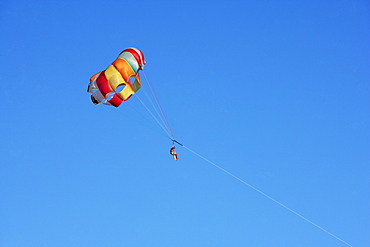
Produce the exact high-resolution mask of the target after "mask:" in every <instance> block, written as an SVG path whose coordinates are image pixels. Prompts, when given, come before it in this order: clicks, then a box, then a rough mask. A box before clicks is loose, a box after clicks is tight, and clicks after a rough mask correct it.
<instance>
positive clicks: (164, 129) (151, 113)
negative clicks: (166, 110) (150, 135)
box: [135, 94, 172, 139]
mask: <svg viewBox="0 0 370 247" xmlns="http://www.w3.org/2000/svg"><path fill="white" fill-rule="evenodd" d="M135 95H136V97H137V98H138V100H139V101H140V103H141V104H142V105H143V106H144V107H145V109H146V110H147V111H148V112H149V113H150V115H151V116H152V117H153V118H154V120H155V121H156V122H157V123H158V125H159V126H160V127H161V128H162V130H163V131H164V132H165V133H166V134H167V136H168V137H169V138H170V139H172V138H171V135H170V133H169V132H168V130H167V129H166V128H165V127H164V126H163V125H162V124H161V123H160V122H159V120H158V119H157V118H156V116H155V115H154V114H153V112H152V111H151V110H150V109H149V107H148V106H147V105H146V104H145V103H144V102H143V101H142V100H141V99H140V97H139V96H138V95H137V94H135Z"/></svg>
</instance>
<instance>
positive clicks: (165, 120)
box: [142, 71, 175, 139]
mask: <svg viewBox="0 0 370 247" xmlns="http://www.w3.org/2000/svg"><path fill="white" fill-rule="evenodd" d="M142 72H143V74H144V77H145V80H146V82H147V84H148V87H149V89H150V91H151V93H152V95H153V98H154V100H155V102H156V104H157V106H158V109H159V111H160V112H161V115H162V117H163V120H164V122H165V125H166V127H167V129H168V131H169V133H170V134H171V137H172V138H171V139H175V136H174V135H173V132H172V130H171V127H170V124H169V123H168V121H167V118H166V115H165V114H164V111H163V109H162V106H161V104H160V103H159V100H158V97H157V94H156V93H155V91H154V88H153V87H152V85H151V83H150V81H149V79H148V77H147V76H146V74H145V72H144V71H142Z"/></svg>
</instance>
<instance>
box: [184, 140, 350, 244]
mask: <svg viewBox="0 0 370 247" xmlns="http://www.w3.org/2000/svg"><path fill="white" fill-rule="evenodd" d="M181 146H182V147H184V148H186V149H187V150H188V151H190V152H192V153H193V154H195V155H196V156H198V157H200V158H201V159H203V160H205V161H207V162H208V163H209V164H211V165H213V166H214V167H216V168H218V169H220V170H221V171H223V172H224V173H226V174H228V175H230V176H231V177H233V178H235V179H236V180H238V181H240V182H242V183H243V184H245V185H247V186H248V187H250V188H251V189H253V190H254V191H257V192H258V193H260V194H261V195H263V196H265V197H266V198H268V199H270V200H271V201H273V202H275V203H277V204H278V205H280V206H281V207H283V208H285V209H286V210H288V211H290V212H291V213H293V214H295V215H297V216H298V217H300V218H301V219H303V220H305V221H307V222H308V223H310V224H311V225H313V226H315V227H317V228H319V229H320V230H322V231H324V232H325V233H327V234H329V235H330V236H332V237H334V238H336V239H337V240H339V241H341V242H342V243H344V244H346V245H348V246H350V247H352V245H350V244H349V243H347V242H346V241H344V240H343V239H341V238H339V237H337V236H336V235H334V234H333V233H331V232H329V231H328V230H326V229H324V228H323V227H321V226H319V225H317V224H316V223H314V222H313V221H311V220H309V219H307V218H306V217H304V216H303V215H301V214H299V213H297V212H296V211H294V210H293V209H291V208H289V207H288V206H286V205H284V204H283V203H281V202H279V201H278V200H276V199H274V198H272V197H271V196H269V195H267V194H266V193H264V192H262V191H261V190H259V189H257V188H256V187H254V186H252V185H251V184H249V183H247V182H245V181H244V180H243V179H241V178H239V177H237V176H235V175H234V174H232V173H231V172H229V171H227V170H225V169H224V168H222V167H220V166H218V165H216V164H215V163H213V162H212V161H210V160H209V159H207V158H205V157H203V156H202V155H200V154H198V153H197V152H195V151H193V150H191V149H190V148H188V147H186V146H185V145H181Z"/></svg>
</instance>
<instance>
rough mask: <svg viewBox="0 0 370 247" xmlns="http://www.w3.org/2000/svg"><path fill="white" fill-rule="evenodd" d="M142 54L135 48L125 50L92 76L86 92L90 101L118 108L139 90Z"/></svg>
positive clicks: (142, 62)
mask: <svg viewBox="0 0 370 247" xmlns="http://www.w3.org/2000/svg"><path fill="white" fill-rule="evenodd" d="M145 63H146V62H145V60H144V54H143V53H142V52H141V51H140V50H139V49H136V48H127V49H125V50H124V51H122V52H121V53H120V54H119V56H118V58H117V59H116V60H115V61H114V62H113V63H112V64H111V65H109V67H108V68H107V69H106V70H104V71H102V72H99V73H97V74H95V75H93V76H92V77H91V78H90V83H89V86H88V88H87V92H88V93H89V94H91V101H92V102H93V103H94V104H95V105H97V104H100V103H103V104H107V105H113V106H115V107H118V106H119V105H120V104H121V103H122V101H126V100H128V99H129V98H130V97H131V96H132V95H133V94H135V93H136V92H137V91H138V90H139V89H140V88H141V82H140V76H139V74H138V73H139V71H140V70H142V69H143V67H144V65H145Z"/></svg>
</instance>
